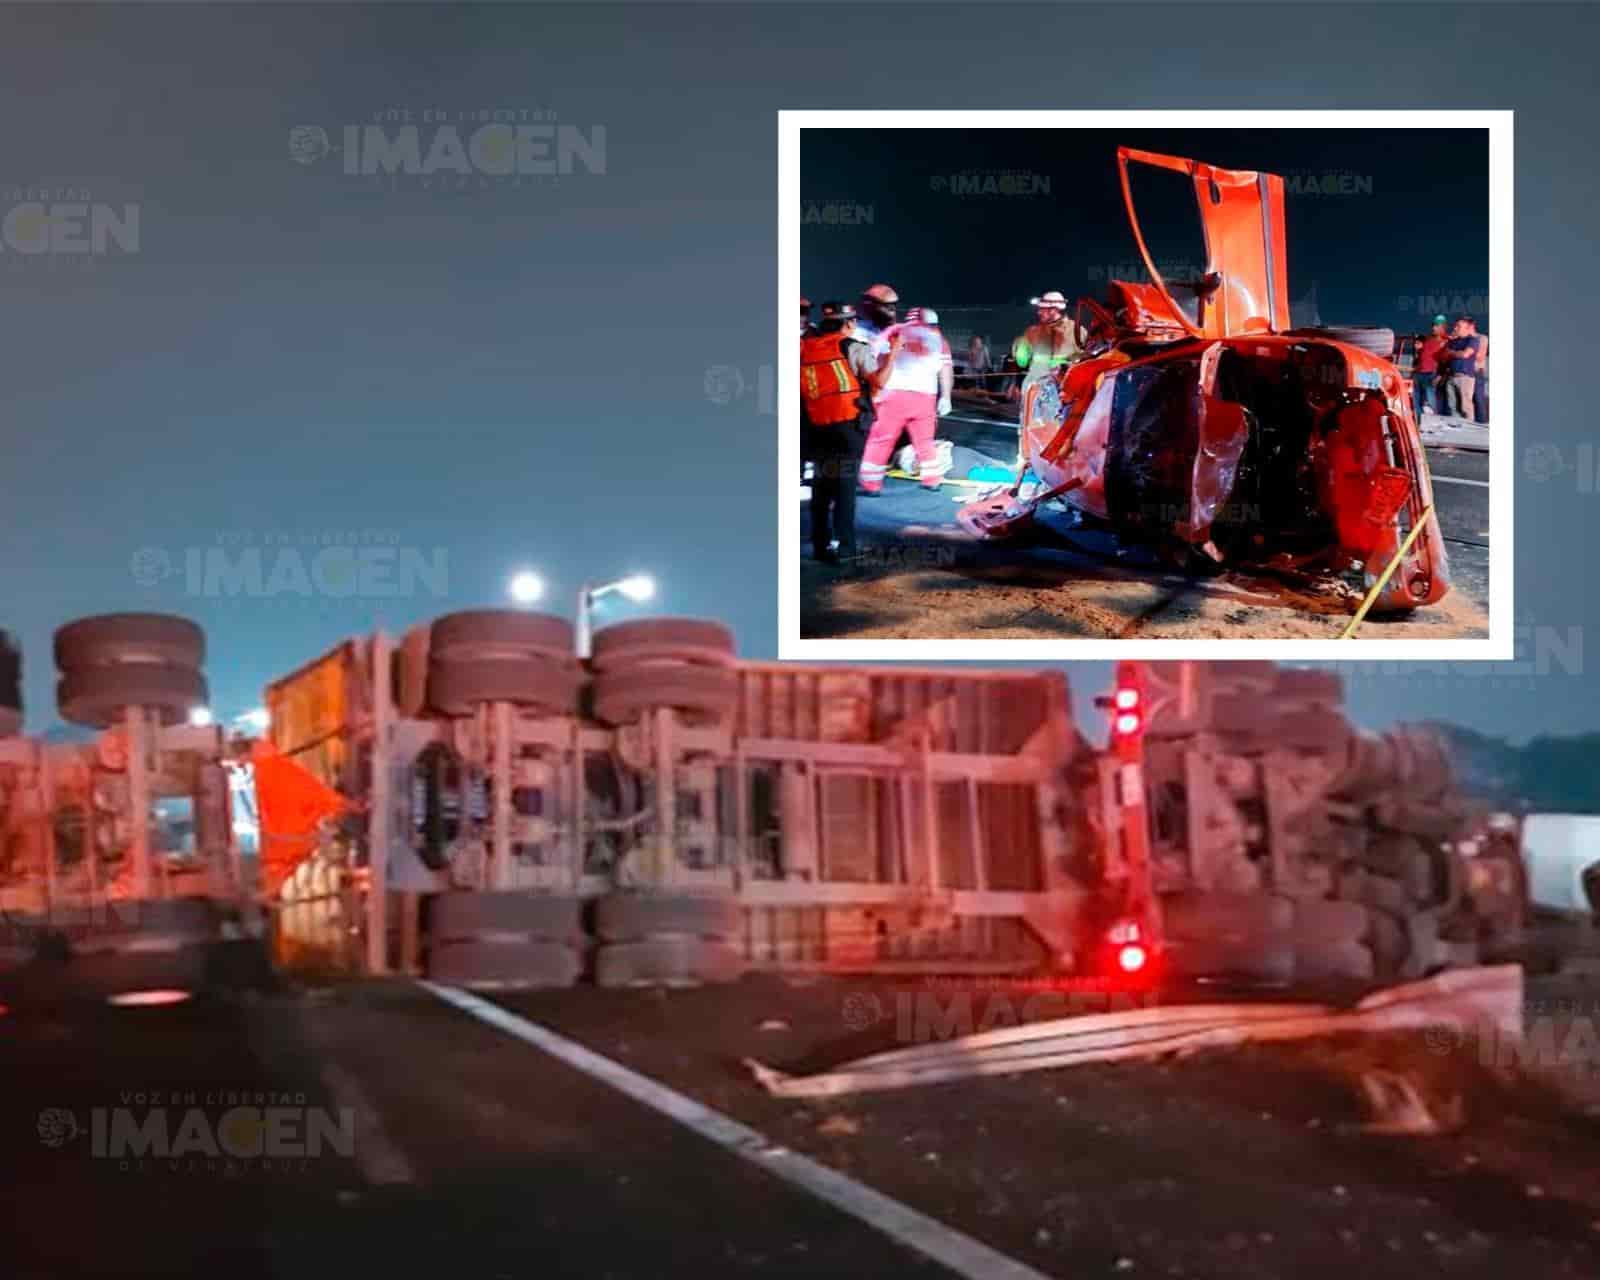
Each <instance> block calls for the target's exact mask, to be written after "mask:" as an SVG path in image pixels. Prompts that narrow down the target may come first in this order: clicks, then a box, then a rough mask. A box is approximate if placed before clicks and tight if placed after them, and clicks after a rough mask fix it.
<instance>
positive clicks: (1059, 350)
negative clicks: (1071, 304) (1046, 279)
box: [1011, 289, 1079, 393]
mask: <svg viewBox="0 0 1600 1280" xmlns="http://www.w3.org/2000/svg"><path fill="white" fill-rule="evenodd" d="M1033 307H1034V316H1035V318H1036V319H1037V321H1038V323H1037V324H1031V325H1029V326H1028V327H1027V328H1026V329H1024V330H1023V332H1022V334H1021V335H1020V336H1019V337H1018V338H1017V340H1016V341H1015V342H1013V343H1012V344H1011V358H1012V359H1013V360H1015V361H1016V362H1017V368H1019V369H1021V370H1022V371H1023V378H1022V389H1023V391H1024V393H1026V391H1027V389H1028V388H1029V387H1031V386H1032V385H1033V384H1034V383H1036V382H1042V381H1043V380H1044V379H1045V378H1047V377H1049V376H1050V375H1051V374H1052V373H1054V372H1055V371H1056V370H1057V369H1059V368H1061V366H1062V365H1064V364H1069V363H1071V362H1072V361H1073V360H1076V359H1077V358H1078V354H1079V352H1078V341H1077V337H1076V336H1075V335H1074V333H1073V331H1072V323H1071V321H1069V320H1068V319H1067V300H1066V298H1064V297H1063V296H1062V295H1061V291H1060V290H1059V289H1051V290H1050V291H1049V292H1048V293H1042V294H1040V295H1039V296H1038V297H1037V298H1034V299H1033Z"/></svg>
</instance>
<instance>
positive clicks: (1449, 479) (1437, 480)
mask: <svg viewBox="0 0 1600 1280" xmlns="http://www.w3.org/2000/svg"><path fill="white" fill-rule="evenodd" d="M1433 482H1434V484H1475V485H1477V486H1478V488H1480V489H1487V488H1488V487H1489V482H1488V481H1487V480H1460V479H1457V478H1456V477H1455V476H1434V478H1433Z"/></svg>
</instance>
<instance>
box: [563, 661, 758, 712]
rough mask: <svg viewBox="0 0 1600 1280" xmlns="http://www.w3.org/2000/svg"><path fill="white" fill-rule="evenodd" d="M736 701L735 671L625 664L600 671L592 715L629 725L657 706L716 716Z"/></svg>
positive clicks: (737, 693) (737, 692)
mask: <svg viewBox="0 0 1600 1280" xmlns="http://www.w3.org/2000/svg"><path fill="white" fill-rule="evenodd" d="M738 700H739V675H738V672H736V671H731V670H725V669H722V668H718V667H697V666H688V665H686V664H671V663H669V664H664V665H662V666H648V665H647V666H629V667H624V668H622V669H621V670H614V671H604V672H601V673H600V675H599V676H597V677H596V679H595V682H594V712H595V715H596V717H597V718H599V719H600V720H602V721H604V722H605V723H606V724H612V725H623V724H632V723H633V722H634V721H636V720H638V719H639V718H640V717H641V716H642V715H644V713H645V712H646V711H650V710H654V709H655V708H658V707H670V708H672V709H673V710H674V711H684V712H689V713H692V714H697V715H703V716H708V717H717V718H720V717H722V716H725V715H727V714H728V713H729V712H731V711H732V710H733V708H734V706H735V705H736V704H737V702H738Z"/></svg>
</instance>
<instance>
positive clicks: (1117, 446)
mask: <svg viewBox="0 0 1600 1280" xmlns="http://www.w3.org/2000/svg"><path fill="white" fill-rule="evenodd" d="M779 146H780V155H779V160H780V164H779V209H780V213H779V252H780V277H779V278H780V289H781V295H782V304H783V311H784V314H783V315H782V316H781V318H780V322H779V323H780V334H779V350H780V360H779V374H778V385H779V395H778V410H779V424H780V483H779V495H780V511H779V533H780V538H779V575H778V576H779V583H780V595H779V615H780V622H779V626H780V630H779V642H780V652H781V654H782V656H783V657H785V658H790V657H808V658H816V657H838V658H856V659H860V658H866V657H883V658H908V657H918V658H928V659H952V658H978V657H982V658H986V659H993V658H997V657H1013V658H1031V659H1038V658H1049V657H1053V658H1061V659H1067V658H1087V657H1101V658H1104V657H1136V656H1138V657H1156V656H1166V657H1175V656H1180V655H1181V656H1186V657H1201V656H1204V657H1222V658H1226V657H1242V656H1251V657H1270V656H1281V657H1284V658H1293V659H1296V660H1298V659H1316V658H1345V659H1352V658H1355V659H1359V658H1388V659H1394V658H1424V657H1426V658H1434V659H1437V658H1442V657H1449V658H1482V659H1509V658H1511V657H1512V656H1513V642H1512V601H1513V597H1512V590H1513V585H1512V582H1511V546H1510V539H1511V512H1512V505H1511V501H1512V500H1511V460H1512V458H1513V456H1514V448H1513V438H1512V413H1511V407H1512V392H1513V384H1512V361H1511V356H1512V341H1511V339H1512V330H1511V325H1512V315H1511V244H1512V240H1511V236H1512V225H1511V205H1512V156H1511V147H1512V143H1511V113H1510V112H1370V111H1362V112H1284V113H1264V112H1182V111H1171V112H1166V111H1163V112H882V113H872V112H867V113H861V112H783V113H780V118H779ZM1491 284H1492V286H1493V287H1492V289H1491ZM796 305H798V306H799V308H800V317H799V333H798V335H797V334H795V333H794V332H793V330H791V329H789V328H788V326H790V325H792V324H794V313H793V308H794V307H795V306H796Z"/></svg>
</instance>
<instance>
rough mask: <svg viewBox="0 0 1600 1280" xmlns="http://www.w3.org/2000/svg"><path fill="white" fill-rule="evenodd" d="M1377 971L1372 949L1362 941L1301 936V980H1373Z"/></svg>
mask: <svg viewBox="0 0 1600 1280" xmlns="http://www.w3.org/2000/svg"><path fill="white" fill-rule="evenodd" d="M1376 972H1377V968H1376V963H1375V961H1374V960H1373V957H1372V952H1371V951H1369V950H1368V949H1367V948H1366V947H1364V946H1362V945H1361V943H1359V942H1309V941H1306V940H1303V939H1299V938H1297V939H1296V940H1295V946H1294V976H1295V979H1296V980H1297V981H1300V982H1319V981H1327V980H1329V979H1335V978H1347V979H1350V980H1352V981H1357V982H1370V981H1371V980H1372V978H1373V977H1374V976H1375V974H1376Z"/></svg>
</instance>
